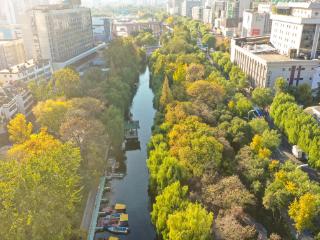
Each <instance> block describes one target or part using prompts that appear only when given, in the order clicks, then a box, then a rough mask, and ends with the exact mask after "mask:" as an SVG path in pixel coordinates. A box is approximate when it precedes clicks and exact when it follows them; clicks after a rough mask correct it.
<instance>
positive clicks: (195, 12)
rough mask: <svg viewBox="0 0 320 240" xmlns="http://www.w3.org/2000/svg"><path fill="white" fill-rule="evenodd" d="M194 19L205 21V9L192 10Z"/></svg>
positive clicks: (195, 8)
mask: <svg viewBox="0 0 320 240" xmlns="http://www.w3.org/2000/svg"><path fill="white" fill-rule="evenodd" d="M192 19H194V20H200V21H202V20H203V7H200V6H197V7H193V8H192Z"/></svg>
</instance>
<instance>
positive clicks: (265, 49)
mask: <svg viewBox="0 0 320 240" xmlns="http://www.w3.org/2000/svg"><path fill="white" fill-rule="evenodd" d="M231 61H232V62H233V63H235V64H237V65H238V66H239V67H240V68H241V70H242V71H243V72H244V73H246V74H247V76H248V78H249V80H250V82H251V85H252V86H253V87H273V86H274V83H275V81H276V79H277V78H278V77H283V78H284V79H286V80H287V82H288V84H289V85H292V86H298V85H299V84H302V83H306V84H308V85H309V86H310V87H312V88H314V86H317V85H318V83H320V67H319V66H320V61H319V60H318V59H313V60H308V59H304V58H299V57H297V56H295V55H292V56H287V55H283V54H280V53H279V50H278V49H276V48H274V47H273V46H272V45H271V44H270V38H269V37H268V36H267V37H254V38H235V39H232V40H231Z"/></svg>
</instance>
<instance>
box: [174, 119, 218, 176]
mask: <svg viewBox="0 0 320 240" xmlns="http://www.w3.org/2000/svg"><path fill="white" fill-rule="evenodd" d="M168 136H169V145H170V147H171V148H170V153H171V154H172V156H174V157H177V159H179V160H180V161H182V164H185V166H186V167H187V168H189V170H190V171H192V172H193V174H194V175H195V176H201V175H202V174H203V173H204V172H205V171H207V170H208V171H212V170H217V169H219V168H220V166H221V161H222V150H223V146H222V144H221V143H220V142H219V141H218V140H217V139H216V138H215V137H214V136H213V129H212V128H210V127H209V126H208V125H206V124H204V123H201V122H199V121H198V118H197V117H188V118H187V119H185V120H184V121H182V122H180V123H179V124H176V125H175V126H174V127H173V128H172V130H171V131H170V133H169V135H168Z"/></svg>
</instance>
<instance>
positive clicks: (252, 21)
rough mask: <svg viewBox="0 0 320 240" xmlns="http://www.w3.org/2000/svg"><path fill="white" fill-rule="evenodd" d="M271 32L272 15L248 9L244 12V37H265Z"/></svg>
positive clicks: (242, 33)
mask: <svg viewBox="0 0 320 240" xmlns="http://www.w3.org/2000/svg"><path fill="white" fill-rule="evenodd" d="M270 32H271V20H270V13H268V12H265V11H262V12H260V11H255V10H251V9H247V10H245V11H244V12H243V22H242V31H241V36H242V37H255V36H264V35H267V34H270Z"/></svg>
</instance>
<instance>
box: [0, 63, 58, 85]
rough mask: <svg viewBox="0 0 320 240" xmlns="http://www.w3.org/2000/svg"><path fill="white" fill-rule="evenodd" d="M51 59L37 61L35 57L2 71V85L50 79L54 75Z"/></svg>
mask: <svg viewBox="0 0 320 240" xmlns="http://www.w3.org/2000/svg"><path fill="white" fill-rule="evenodd" d="M52 72H53V71H52V66H51V63H50V61H48V60H43V61H39V62H35V61H34V60H33V59H31V60H29V61H26V62H24V63H21V64H18V65H15V66H12V67H10V68H7V69H3V70H1V71H0V85H12V84H14V83H16V82H25V83H27V82H29V81H31V80H41V79H47V80H48V79H50V78H51V76H52Z"/></svg>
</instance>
